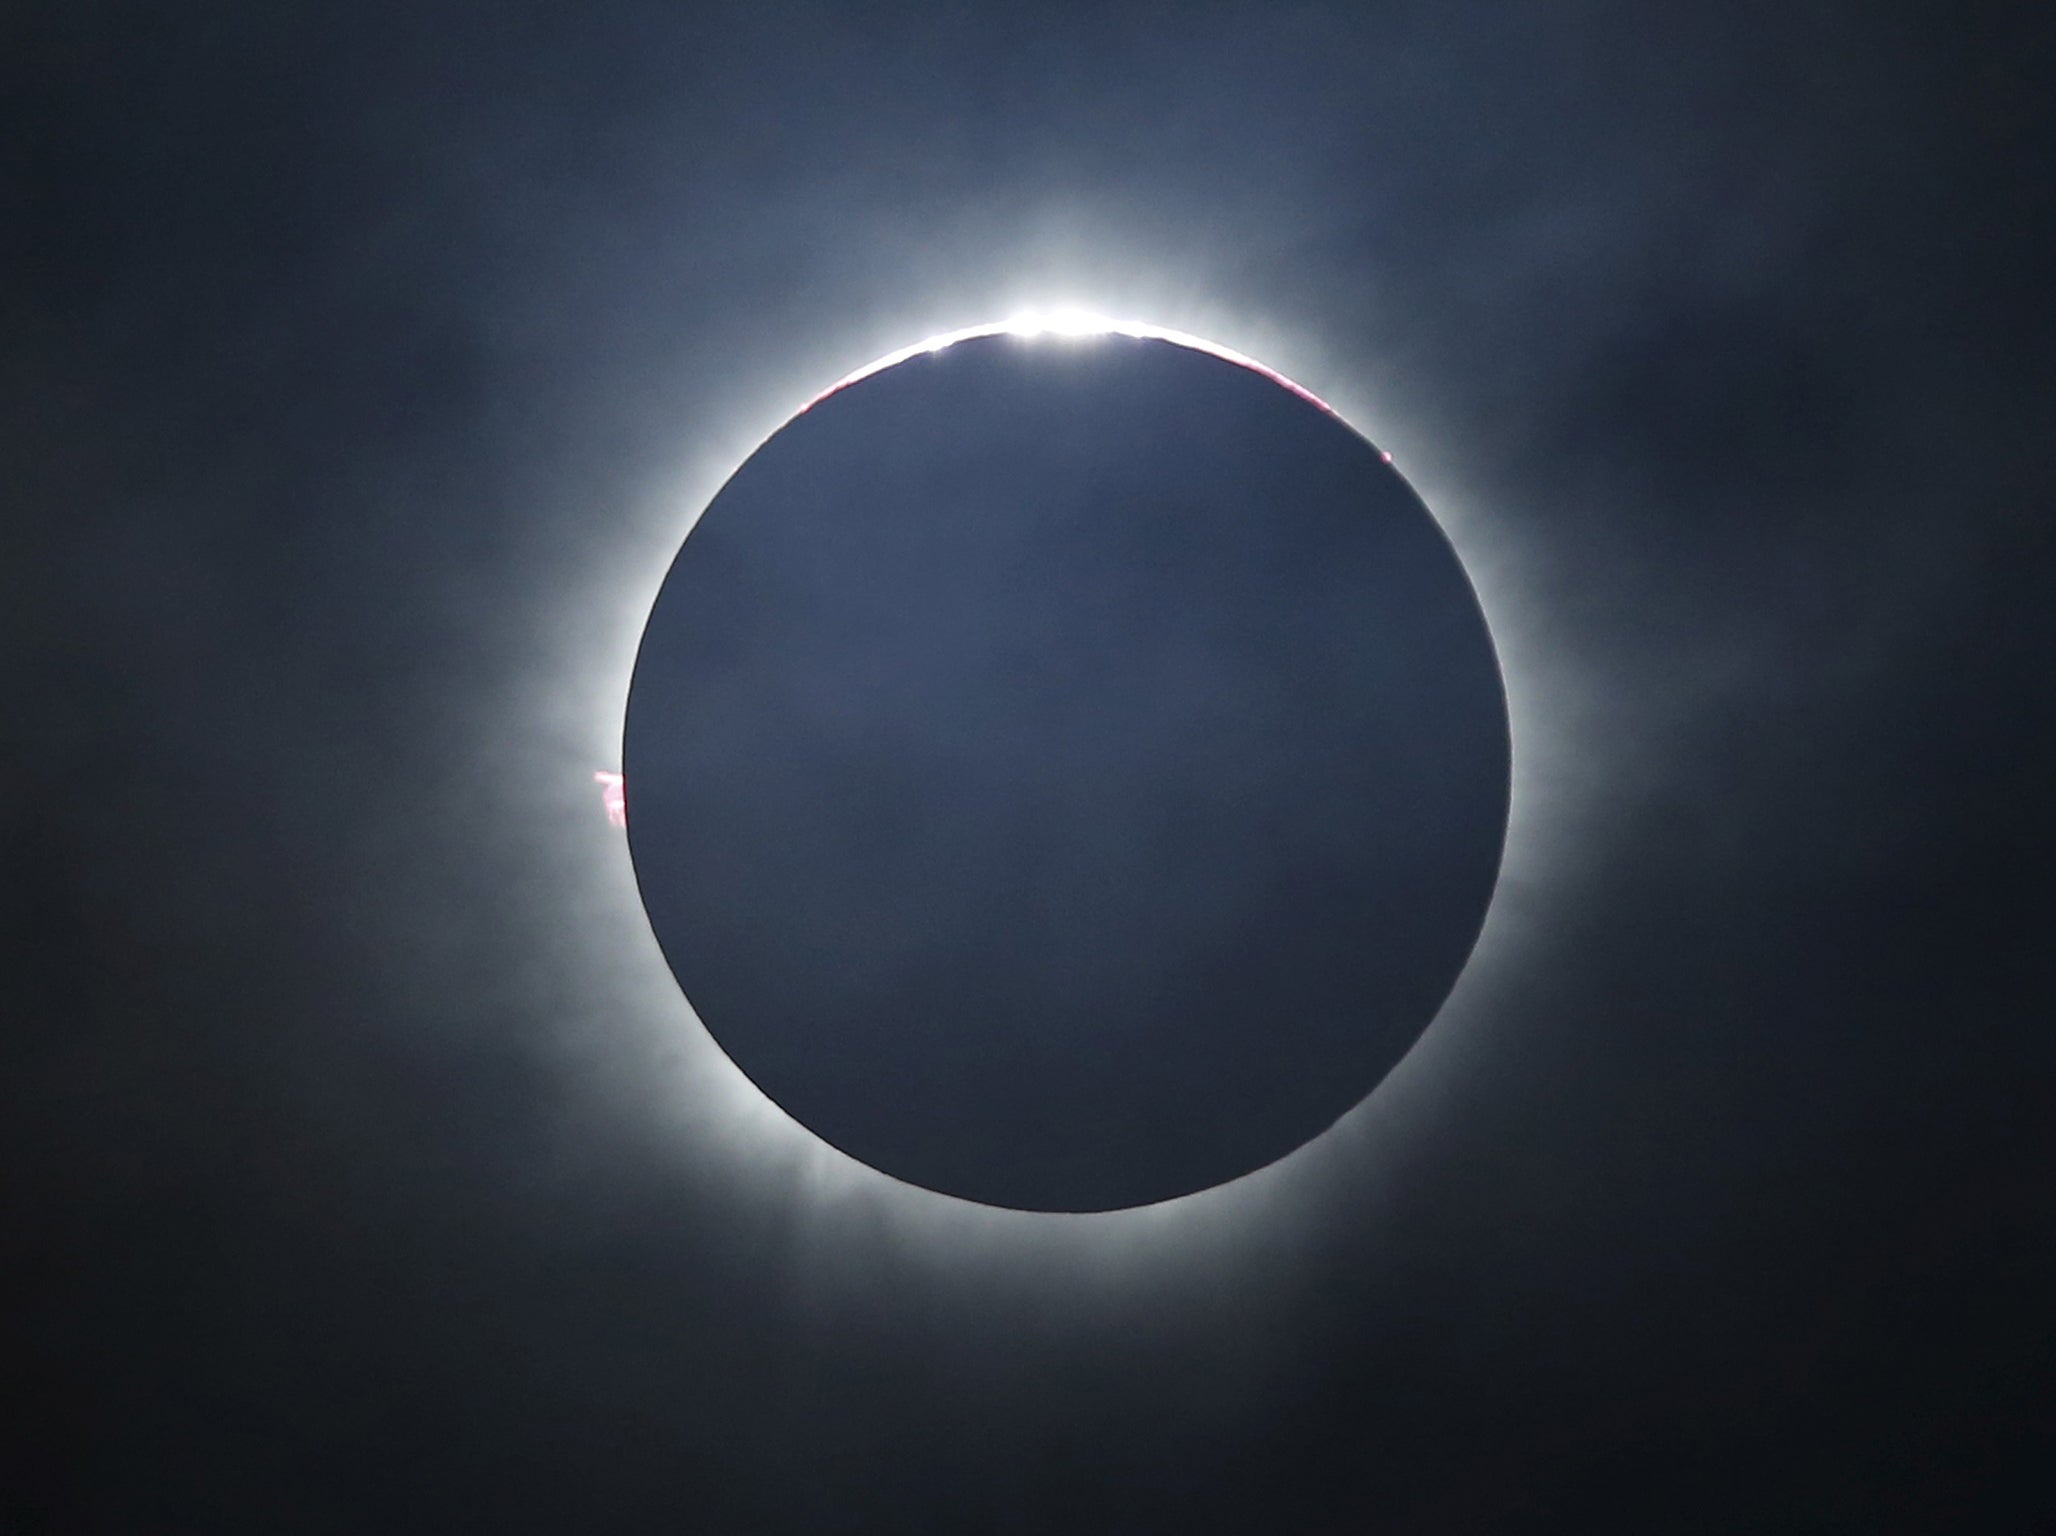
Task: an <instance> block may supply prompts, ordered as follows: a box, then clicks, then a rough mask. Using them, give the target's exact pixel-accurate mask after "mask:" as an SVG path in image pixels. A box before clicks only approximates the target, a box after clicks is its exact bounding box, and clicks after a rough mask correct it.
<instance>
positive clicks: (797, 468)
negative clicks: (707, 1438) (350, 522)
mask: <svg viewBox="0 0 2056 1536" xmlns="http://www.w3.org/2000/svg"><path fill="white" fill-rule="evenodd" d="M1510 753H1511V744H1510V738H1509V729H1508V715H1507V706H1506V697H1505V692H1504V689H1503V687H1502V683H1501V677H1500V671H1499V666H1498V660H1497V657H1496V655H1495V652H1494V648H1493V644H1492V639H1491V636H1490V634H1489V632H1488V630H1487V627H1486V624H1485V620H1484V616H1483V613H1482V611H1481V609H1480V607H1479V604H1478V600H1477V597H1476V595H1475V593H1474V592H1473V590H1472V586H1471V583H1470V581H1469V579H1468V577H1467V576H1466V573H1465V572H1464V569H1463V567H1462V565H1461V563H1460V562H1459V560H1458V559H1457V556H1456V554H1455V552H1454V551H1453V550H1452V548H1451V546H1450V544H1449V541H1448V540H1447V538H1446V537H1445V536H1444V535H1443V533H1442V530H1441V529H1440V527H1439V526H1438V525H1437V523H1436V521H1435V519H1434V518H1433V516H1432V515H1431V514H1430V513H1429V511H1428V509H1427V508H1426V507H1425V506H1424V505H1423V504H1422V502H1421V501H1420V499H1419V498H1418V497H1417V496H1416V495H1415V494H1414V492H1413V490H1412V489H1411V487H1410V486H1409V485H1408V484H1407V482H1406V481H1405V479H1404V478H1403V477H1402V476H1401V475H1400V474H1399V473H1398V472H1397V471H1396V470H1395V469H1394V468H1393V466H1392V464H1391V462H1390V456H1389V455H1387V454H1383V453H1381V452H1380V451H1379V450H1378V449H1376V448H1375V447H1373V446H1372V445H1371V444H1370V443H1369V442H1367V441H1366V440H1365V439H1364V438H1363V437H1362V436H1361V435H1359V434H1358V433H1357V432H1356V431H1355V430H1354V429H1353V428H1351V427H1350V426H1349V425H1348V424H1347V423H1346V422H1344V421H1343V420H1342V419H1341V418H1340V417H1339V416H1338V415H1337V414H1336V413H1335V412H1334V411H1332V410H1331V409H1329V408H1328V407H1327V406H1326V405H1325V404H1324V403H1323V402H1321V401H1320V400H1319V399H1318V398H1317V397H1315V396H1314V395H1312V394H1311V393H1309V392H1308V391H1306V390H1304V389H1302V388H1300V387H1299V386H1297V385H1295V384H1293V383H1292V382H1291V381H1290V380H1287V379H1284V378H1283V377H1281V376H1280V375H1278V374H1276V373H1273V372H1271V371H1270V370H1268V369H1265V368H1263V367H1262V366H1261V365H1260V364H1257V363H1255V362H1254V361H1253V360H1251V359H1249V358H1247V357H1243V356H1241V355H1240V354H1237V353H1234V352H1230V351H1228V350H1226V349H1224V348H1220V347H1216V346H1213V345H1211V344H1208V343H1205V342H1203V341H1201V340H1199V339H1198V338H1196V337H1191V336H1186V335H1183V334H1181V333H1177V332H1171V331H1166V330H1162V329H1159V328H1156V327H1151V326H1147V325H1143V324H1139V323H1131V322H1117V321H1112V320H1107V319H1104V318H1103V317H1099V316H1096V315H1093V314H1090V313H1089V312H1085V311H1079V310H1071V309H1057V310H1050V311H1038V312H1033V313H1028V314H1023V315H1019V316H1016V317H1014V318H1012V319H1010V320H1008V321H1005V322H1002V323H999V324H995V325H989V326H981V327H973V328H968V329H965V330H961V331H954V332H949V333H946V334H944V335H942V336H938V337H933V338H930V339H928V340H926V341H924V342H921V343H919V344H917V345H915V346H912V347H908V348H904V349H901V350H900V351H898V352H895V353H892V354H890V355H888V356H887V357H885V358H883V359H880V360H879V361H878V362H877V363H874V364H872V365H870V366H869V367H866V368H864V369H860V370H858V371H857V372H855V373H853V374H851V375H849V376H848V377H847V378H845V379H843V380H841V381H840V382H839V383H837V384H835V385H833V386H832V387H830V388H829V389H828V390H826V391H824V392H823V393H821V394H820V395H818V396H816V397H815V398H814V399H813V400H812V401H810V402H809V403H808V404H807V405H806V406H805V407H804V408H803V409H802V410H801V411H800V412H799V413H798V414H797V415H795V416H794V417H793V418H792V419H791V420H790V421H788V422H787V423H786V424H785V425H784V426H783V427H782V428H781V429H780V430H779V431H777V432H776V433H774V434H773V435H772V436H771V437H770V438H769V439H768V440H767V441H766V442H765V443H764V444H763V445H762V446H761V447H760V448H759V449H758V450H757V451H756V452H755V453H754V454H753V455H751V457H750V458H749V459H748V460H747V461H746V462H745V463H744V464H743V465H742V466H741V467H740V468H739V469H738V470H736V472H735V473H734V475H733V476H732V477H731V478H730V479H729V481H728V482H727V484H726V485H725V486H724V487H723V488H722V489H721V491H720V492H719V494H718V495H717V496H716V497H715V498H714V499H713V501H712V502H711V504H710V505H709V506H708V507H707V509H706V511H705V513H704V514H703V515H702V516H701V517H700V519H699V520H698V522H697V523H696V524H695V525H694V527H693V530H692V532H691V533H690V534H689V535H688V536H687V537H686V539H685V541H684V543H683V545H682V546H681V547H680V549H679V552H678V555H677V557H676V559H675V561H674V562H673V564H672V566H671V569H670V571H669V573H668V575H667V576H666V578H665V580H664V582H663V584H662V586H661V588H660V589H659V592H658V595H657V598H656V601H655V603H654V606H653V607H652V610H651V612H650V615H649V618H648V622H647V625H646V627H645V630H644V633H643V637H642V641H641V645H640V648H639V650H638V653H637V657H636V662H635V668H634V673H633V678H632V681H631V686H630V690H629V699H628V709H627V718H626V724H625V730H624V740H623V762H622V770H623V772H622V775H621V778H620V779H619V780H616V781H615V782H612V783H610V784H608V785H607V786H606V787H607V789H608V793H609V795H610V810H618V809H620V808H621V807H622V806H623V805H624V804H625V807H626V812H627V815H626V821H627V829H628V838H629V846H630V851H631V854H632V857H633V861H634V865H635V872H636V879H637V883H638V886H639V889H640V891H641V895H642V900H643V905H644V907H645V909H646V911H647V912H648V914H649V918H650V922H651V925H652V928H653V929H654V931H655V934H656V936H657V939H658V941H659V944H660V946H661V948H662V950H663V953H664V956H665V959H666V961H667V962H668V964H669V966H670V968H671V971H672V973H673V975H674V976H675V977H676V979H677V981H678V984H679V986H680V988H681V989H682V990H683V992H684V994H685V996H686V997H687V999H688V1000H689V1001H690V1002H691V1003H692V1005H693V1007H694V1010H695V1012H696V1013H697V1014H698V1016H699V1017H700V1019H701V1021H702V1022H703V1023H704V1024H705V1026H706V1028H707V1030H708V1031H709V1033H710V1034H711V1035H712V1036H713V1038H714V1039H715V1040H716V1041H717V1042H718V1043H719V1044H720V1046H721V1047H722V1049H723V1050H724V1051H725V1052H726V1053H727V1054H728V1055H729V1056H730V1057H731V1058H732V1059H733V1060H734V1061H735V1063H736V1064H737V1066H738V1067H740V1069H741V1070H742V1071H743V1072H744V1073H745V1074H746V1075H747V1076H748V1077H749V1078H750V1079H751V1080H752V1081H753V1082H754V1083H755V1084H756V1085H757V1086H758V1087H759V1088H760V1089H761V1090H762V1091H763V1092H764V1093H765V1094H766V1095H767V1096H768V1097H769V1098H770V1099H771V1100H772V1101H774V1102H775V1103H776V1104H778V1105H779V1106H780V1107H781V1108H783V1109H784V1110H785V1111H786V1112H787V1113H788V1114H790V1115H791V1116H792V1117H793V1118H794V1119H795V1120H797V1121H798V1122H799V1123H800V1124H802V1125H804V1126H806V1127H807V1128H808V1129H809V1130H811V1131H812V1132H814V1133H815V1134H816V1135H818V1136H820V1137H821V1138H822V1139H823V1140H825V1141H827V1142H828V1143H830V1144H832V1145H833V1146H835V1147H837V1148H840V1149H841V1150H842V1151H843V1152H845V1153H847V1154H849V1155H850V1156H852V1157H854V1158H856V1159H858V1160H860V1161H862V1162H864V1163H867V1164H869V1165H870V1166H871V1167H873V1168H876V1169H878V1170H880V1171H882V1172H884V1173H886V1174H889V1175H891V1176H893V1177H895V1178H897V1179H900V1180H903V1181H905V1182H907V1183H909V1184H913V1185H918V1186H921V1187H924V1188H927V1189H930V1190H935V1191H939V1192H941V1193H944V1194H947V1195H953V1196H957V1197H960V1198H962V1199H966V1200H972V1201H977V1202H981V1203H983V1204H987V1205H994V1206H1003V1207H1012V1208H1017V1209H1023V1210H1042V1211H1095V1210H1112V1209H1120V1208H1126V1207H1132V1206H1139V1205H1147V1204H1152V1203H1155V1202H1159V1201H1164V1200H1168V1199H1173V1198H1176V1197H1178V1196H1181V1195H1185V1194H1189V1193H1192V1192H1194V1191H1197V1190H1201V1189H1206V1188H1209V1187H1212V1186H1215V1185H1218V1184H1221V1183H1224V1182H1226V1181H1228V1180H1231V1179H1234V1178H1237V1177H1239V1176H1240V1175H1243V1174H1246V1173H1249V1172H1251V1171H1253V1170H1255V1169H1257V1168H1260V1167H1263V1166H1265V1165H1266V1164H1268V1163H1270V1162H1273V1161H1275V1160H1276V1159H1277V1158H1279V1157H1281V1156H1284V1155H1285V1154H1287V1153H1289V1152H1291V1151H1292V1150H1293V1149H1295V1148H1296V1147H1299V1146H1301V1145H1303V1144H1304V1143H1306V1142H1307V1141H1309V1140H1310V1139H1312V1138H1313V1137H1315V1136H1318V1135H1319V1134H1320V1133H1321V1132H1322V1131H1323V1130H1325V1129H1326V1128H1327V1127H1328V1126H1329V1125H1331V1124H1333V1122H1334V1121H1335V1120H1336V1119H1337V1118H1338V1117H1339V1116H1341V1115H1342V1114H1344V1113H1345V1112H1347V1111H1348V1110H1349V1109H1350V1108H1351V1107H1352V1106H1354V1105H1355V1104H1357V1103H1358V1102H1359V1101H1360V1100H1362V1099H1363V1098H1364V1097H1365V1095H1367V1094H1368V1093H1369V1092H1370V1091H1371V1090H1372V1089H1373V1088H1375V1087H1376V1086H1377V1084H1378V1083H1379V1082H1380V1081H1381V1080H1382V1079H1383V1077H1384V1076H1385V1074H1386V1073H1387V1072H1389V1071H1390V1069H1391V1068H1392V1066H1393V1065H1394V1064H1395V1063H1396V1062H1397V1061H1398V1060H1399V1059H1400V1058H1401V1057H1403V1056H1404V1055H1405V1053H1406V1052H1407V1050H1408V1049H1409V1048H1410V1047H1411V1046H1412V1044H1413V1043H1414V1041H1415V1040H1417V1039H1418V1038H1419V1036H1420V1035H1421V1033H1422V1032H1423V1031H1424V1030H1425V1029H1426V1028H1427V1026H1428V1024H1429V1023H1430V1022H1431V1021H1432V1020H1433V1018H1434V1017H1435V1014H1436V1012H1437V1011H1438V1009H1439V1008H1440V1007H1441V1005H1442V1003H1443V1001H1444V999H1445V998H1446V997H1447V996H1448V995H1449V992H1450V990H1451V988H1452V987H1453V986H1454V984H1455V982H1456V980H1457V977H1458V976H1459V974H1460V973H1461V972H1462V970H1463V968H1464V965H1465V963H1466V961H1467V959H1468V957H1469V955H1470V953H1471V950H1472V947H1473V946H1474V944H1475V943H1476V941H1477V938H1478V934H1479V932H1480V929H1481V927H1482V925H1483V922H1484V918H1485V914H1486V911H1487V908H1488V907H1489V905H1490V902H1491V899H1492V893H1493V888H1494V884H1495V881H1496V878H1497V874H1498V870H1499V864H1500V859H1501V854H1502V850H1503V846H1504V843H1505V839H1506V829H1507V815H1508V809H1509V771H1510Z"/></svg>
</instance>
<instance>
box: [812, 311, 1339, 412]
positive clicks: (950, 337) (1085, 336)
mask: <svg viewBox="0 0 2056 1536" xmlns="http://www.w3.org/2000/svg"><path fill="white" fill-rule="evenodd" d="M978 336H1018V337H1020V338H1021V339H1022V340H1024V341H1038V340H1041V339H1043V338H1046V337H1055V338H1058V339H1060V340H1066V341H1087V340H1090V339H1092V338H1093V337H1096V336H1133V337H1137V338H1139V339H1142V340H1147V341H1168V342H1170V343H1172V344H1173V345H1175V346H1180V347H1190V348H1192V350H1194V351H1195V352H1205V353H1207V354H1208V355H1209V356H1212V357H1218V358H1220V359H1221V360H1222V361H1223V362H1229V363H1233V364H1235V365H1236V366H1237V367H1238V368H1247V369H1249V371H1250V372H1252V373H1258V374H1262V375H1263V376H1264V377H1265V378H1267V379H1269V380H1270V381H1271V382H1272V383H1273V384H1278V385H1281V386H1283V387H1284V388H1286V389H1289V390H1291V391H1292V393H1294V394H1295V395H1297V396H1299V397H1300V399H1302V400H1305V401H1307V402H1308V403H1309V404H1311V405H1316V406H1319V407H1320V408H1321V409H1322V410H1324V411H1326V412H1327V413H1328V414H1329V415H1331V416H1333V415H1337V414H1339V413H1338V412H1337V411H1336V410H1335V408H1334V407H1333V406H1332V405H1330V404H1328V402H1327V401H1325V400H1323V399H1322V398H1321V397H1320V396H1319V395H1317V394H1315V393H1314V392H1313V391H1312V390H1310V389H1308V388H1307V387H1306V386H1305V385H1303V384H1300V383H1298V382H1296V381H1295V380H1292V379H1288V378H1287V377H1285V375H1284V374H1282V373H1280V372H1278V370H1277V369H1275V368H1266V367H1265V366H1264V365H1263V364H1262V363H1260V362H1258V361H1257V360H1256V359H1255V358H1253V357H1249V356H1246V355H1245V354H1243V353H1241V352H1237V351H1236V350H1235V349H1234V348H1233V347H1224V346H1222V345H1221V344H1220V343H1219V342H1217V341H1208V340H1207V339H1206V338H1205V337H1204V336H1194V335H1192V334H1191V333H1190V332H1188V331H1174V330H1172V329H1170V328H1169V327H1167V326H1161V325H1151V324H1150V323H1149V322H1148V321H1147V320H1116V319H1113V318H1112V317H1110V316H1107V315H1102V314H1100V313H1098V312H1097V311H1094V310H1090V309H1084V308H1081V307H1080V306H1078V305H1075V304H1058V305H1053V306H1051V307H1049V308H1046V309H1023V310H1017V311H1016V312H1015V313H1013V314H1012V315H1009V316H1008V317H1007V318H1006V319H1004V320H995V321H991V322H988V323H987V324H985V325H967V326H964V327H963V328H962V329H960V330H954V331H942V332H940V333H938V334H937V335H934V336H929V337H926V338H924V339H923V340H920V341H917V342H915V343H914V344H913V345H912V346H910V347H901V348H900V349H899V350H898V351H896V352H888V353H886V354H885V356H883V357H881V358H878V359H876V360H874V361H872V362H868V363H866V364H865V365H864V366H863V367H861V368H859V369H857V370H856V371H855V372H853V373H848V374H845V375H844V376H843V377H842V378H839V379H837V380H836V381H835V382H834V383H833V384H831V385H829V386H828V388H826V389H824V390H822V391H821V393H820V394H818V395H816V396H815V397H814V398H813V399H811V400H809V401H808V402H807V403H806V404H805V405H804V406H802V407H801V410H802V411H803V412H804V411H810V410H812V409H813V408H814V407H815V406H817V405H819V404H820V403H821V402H822V401H823V400H826V399H827V398H828V397H829V396H830V395H832V394H835V393H836V392H837V391H838V390H844V389H848V388H849V387H850V385H852V384H856V383H859V382H861V381H862V380H864V379H868V378H870V377H871V375H872V374H874V373H883V372H884V371H885V370H886V369H888V368H891V367H895V366H897V365H898V364H900V363H903V362H905V361H906V360H907V359H908V358H910V357H919V356H921V355H922V354H923V353H924V352H926V353H933V352H940V351H942V350H943V349H944V348H946V347H953V346H955V345H956V344H957V343H958V342H960V341H970V340H971V339H973V338H974V337H978Z"/></svg>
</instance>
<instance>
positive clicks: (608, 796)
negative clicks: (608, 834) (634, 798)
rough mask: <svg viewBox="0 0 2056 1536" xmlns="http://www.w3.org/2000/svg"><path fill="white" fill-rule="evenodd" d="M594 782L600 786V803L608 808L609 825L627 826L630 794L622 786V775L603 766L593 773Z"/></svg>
mask: <svg viewBox="0 0 2056 1536" xmlns="http://www.w3.org/2000/svg"><path fill="white" fill-rule="evenodd" d="M593 782H594V783H595V784H597V785H599V786H600V804H601V805H603V806H605V807H606V809H607V825H608V826H610V827H625V826H627V825H628V796H627V795H626V793H624V792H623V790H622V788H621V775H620V774H618V773H614V772H612V771H610V770H608V769H606V768H602V769H599V770H598V771H597V772H595V773H594V774H593Z"/></svg>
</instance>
